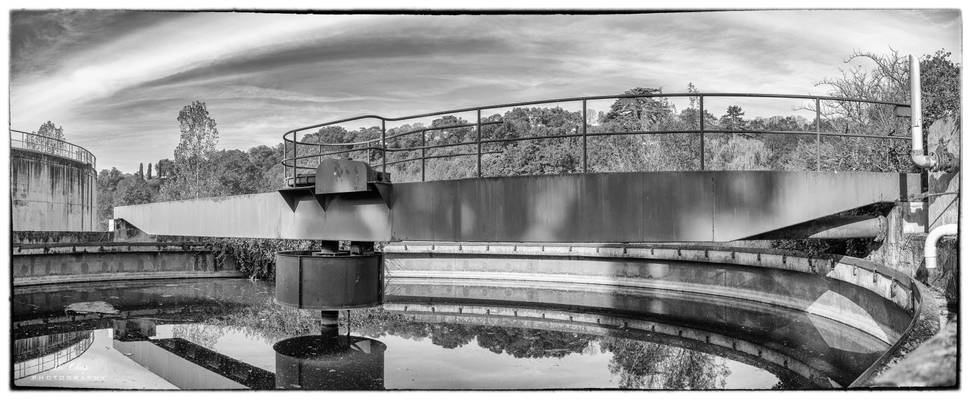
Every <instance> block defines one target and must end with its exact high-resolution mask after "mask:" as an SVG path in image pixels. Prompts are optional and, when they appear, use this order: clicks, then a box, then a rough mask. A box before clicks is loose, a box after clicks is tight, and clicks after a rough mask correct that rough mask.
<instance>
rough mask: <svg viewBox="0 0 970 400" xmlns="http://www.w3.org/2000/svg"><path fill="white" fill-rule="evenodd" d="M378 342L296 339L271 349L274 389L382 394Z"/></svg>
mask: <svg viewBox="0 0 970 400" xmlns="http://www.w3.org/2000/svg"><path fill="white" fill-rule="evenodd" d="M386 349H387V346H385V345H384V343H381V342H380V341H377V340H374V339H368V338H363V337H357V336H323V335H315V336H300V337H295V338H292V339H286V340H284V341H281V342H278V343H276V344H275V345H273V350H275V351H276V388H277V389H302V390H382V389H384V351H385V350H386Z"/></svg>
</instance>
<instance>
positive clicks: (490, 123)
mask: <svg viewBox="0 0 970 400" xmlns="http://www.w3.org/2000/svg"><path fill="white" fill-rule="evenodd" d="M504 122H505V121H488V122H482V125H496V124H502V123H504ZM475 126H478V124H476V123H467V124H461V125H452V126H437V127H429V128H421V129H418V130H413V131H407V132H401V133H395V134H393V135H391V136H388V137H387V139H388V140H390V139H395V138H398V137H401V136H405V135H411V134H415V133H421V132H430V131H438V130H444V129H452V128H472V127H475Z"/></svg>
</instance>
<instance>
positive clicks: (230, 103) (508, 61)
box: [9, 10, 962, 172]
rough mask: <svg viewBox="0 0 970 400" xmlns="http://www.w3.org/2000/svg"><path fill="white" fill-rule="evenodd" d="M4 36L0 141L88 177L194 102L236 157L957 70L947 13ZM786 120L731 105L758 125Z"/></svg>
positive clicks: (220, 23)
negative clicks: (322, 131)
mask: <svg viewBox="0 0 970 400" xmlns="http://www.w3.org/2000/svg"><path fill="white" fill-rule="evenodd" d="M10 26H11V31H10V35H11V36H10V39H11V40H10V46H11V49H10V81H9V82H10V122H11V127H12V128H13V129H19V130H27V131H35V130H37V128H38V127H39V126H40V125H41V124H42V123H43V122H45V121H48V120H50V121H53V122H54V123H55V124H57V125H59V126H62V127H63V128H64V134H65V136H66V138H67V140H69V141H71V142H73V143H75V144H78V145H81V146H84V147H86V148H87V149H89V150H91V151H92V152H93V153H94V154H95V155H96V156H97V158H98V169H104V168H111V167H117V168H118V169H120V170H122V171H124V172H132V171H135V170H137V169H138V164H139V163H145V164H147V163H149V162H152V163H153V162H155V161H157V160H159V159H162V158H172V157H173V151H174V149H175V146H176V145H177V144H178V139H179V127H178V122H177V121H176V117H177V116H178V112H179V110H181V108H182V107H183V106H185V105H187V104H189V103H191V102H192V101H194V100H201V101H203V102H205V103H206V104H207V107H208V110H209V112H210V114H211V115H212V117H213V118H215V120H216V121H217V123H218V129H219V133H220V141H219V145H218V147H219V148H223V149H242V150H246V149H248V148H250V147H253V146H256V145H260V144H265V145H275V144H277V143H279V142H281V136H282V134H283V133H284V132H286V131H288V130H290V129H293V128H298V127H302V126H306V125H311V124H315V123H319V122H324V121H329V120H335V119H339V118H346V117H351V116H356V115H362V114H379V115H383V116H386V117H398V116H404V115H411V114H418V113H425V112H432V111H438V110H446V109H452V108H462V107H469V106H477V105H486V104H499V103H507V102H516V101H529V100H540V99H547V98H557V97H577V96H590V95H609V94H619V93H622V92H624V91H626V90H628V89H631V88H634V87H659V88H662V89H663V90H664V91H665V92H683V91H685V89H686V87H687V84H688V83H689V82H692V83H693V84H694V85H696V86H697V88H698V89H699V90H701V91H703V92H753V93H790V94H825V93H826V92H827V89H826V88H825V87H819V86H817V85H816V84H817V83H818V81H819V80H821V79H824V78H831V77H837V76H839V75H840V74H841V72H840V69H845V68H848V67H849V65H847V64H844V63H843V61H844V60H845V58H846V57H847V56H849V55H850V54H851V53H852V52H853V51H856V50H858V51H871V52H876V53H887V52H889V51H890V48H892V49H895V50H897V51H899V52H900V53H901V54H916V55H923V54H930V53H933V52H935V51H936V50H938V49H941V48H942V49H946V50H947V51H950V52H952V53H953V56H952V58H953V59H954V60H956V61H958V62H960V63H961V64H962V53H961V47H962V43H961V36H962V33H961V30H962V22H961V17H960V12H959V11H957V10H811V11H806V10H777V11H730V12H687V13H657V14H633V15H457V16H456V15H448V16H441V15H439V16H434V15H321V14H278V13H242V12H207V13H193V12H172V11H168V12H150V11H110V10H53V11H14V12H12V14H11V19H10ZM601 106H602V107H605V106H608V103H604V104H603V105H601ZM722 106H726V105H713V106H711V107H712V108H716V107H721V108H723V107H722ZM793 106H797V104H773V105H764V104H761V105H758V104H752V105H750V106H745V107H746V108H747V109H748V110H752V109H754V110H756V111H757V110H758V107H762V109H761V110H762V111H760V113H762V114H765V115H764V116H770V115H769V114H772V113H779V114H783V113H785V114H787V113H786V112H785V109H787V110H789V111H790V110H791V107H793ZM593 107H594V108H596V107H600V106H597V105H593ZM602 107H601V108H602ZM709 109H710V108H709ZM714 111H715V112H714V113H715V114H716V115H720V114H721V113H720V112H717V110H714ZM749 114H752V113H751V112H749ZM749 116H750V115H749Z"/></svg>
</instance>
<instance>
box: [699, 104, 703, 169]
mask: <svg viewBox="0 0 970 400" xmlns="http://www.w3.org/2000/svg"><path fill="white" fill-rule="evenodd" d="M698 97H700V106H701V171H703V170H704V96H698Z"/></svg>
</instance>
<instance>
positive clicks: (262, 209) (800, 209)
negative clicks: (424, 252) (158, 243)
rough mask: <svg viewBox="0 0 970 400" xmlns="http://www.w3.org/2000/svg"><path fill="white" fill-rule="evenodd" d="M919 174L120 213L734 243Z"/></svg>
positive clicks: (906, 187) (336, 233) (744, 177)
mask: <svg viewBox="0 0 970 400" xmlns="http://www.w3.org/2000/svg"><path fill="white" fill-rule="evenodd" d="M918 178H919V176H918V175H916V174H897V173H874V172H846V173H837V174H833V173H818V172H794V171H701V172H642V173H607V174H575V175H558V176H524V177H496V178H484V179H463V180H453V181H437V182H413V183H400V184H394V185H393V188H392V190H391V195H390V197H391V200H390V210H388V206H387V205H385V203H384V200H382V199H381V197H380V196H377V195H376V193H375V194H373V195H370V196H367V195H361V194H358V193H355V194H352V195H345V196H332V197H333V199H332V200H328V201H329V203H328V204H327V208H326V211H324V209H323V207H321V205H320V203H319V201H318V199H317V198H315V197H314V196H313V194H312V193H305V194H302V195H299V197H297V198H296V200H295V202H294V204H293V208H291V206H290V204H288V203H287V202H286V201H285V200H284V199H283V197H282V196H281V195H279V194H277V193H261V194H254V195H244V196H231V197H222V198H207V199H196V200H185V201H175V202H164V203H151V204H142V205H135V206H125V207H117V208H115V214H114V215H115V217H116V218H119V219H123V220H125V221H126V222H127V223H130V224H131V225H134V226H135V227H137V228H139V229H141V230H143V231H145V232H147V233H148V234H154V235H170V236H216V237H255V238H279V239H313V240H357V241H400V240H435V241H439V240H448V241H481V242H496V241H517V242H578V243H582V242H658V241H660V242H671V241H682V242H698V241H717V242H723V241H732V240H739V239H744V238H748V237H751V236H754V235H757V234H760V233H764V232H769V231H773V230H776V229H779V228H783V227H787V226H791V225H795V224H799V223H803V222H807V221H811V220H814V219H817V218H820V217H824V216H828V215H832V214H835V213H839V212H843V211H847V210H851V209H855V208H858V207H861V206H865V205H869V204H873V203H881V202H895V201H899V200H902V199H905V198H907V197H908V196H909V195H910V194H912V193H917V192H918V189H919V179H918Z"/></svg>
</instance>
